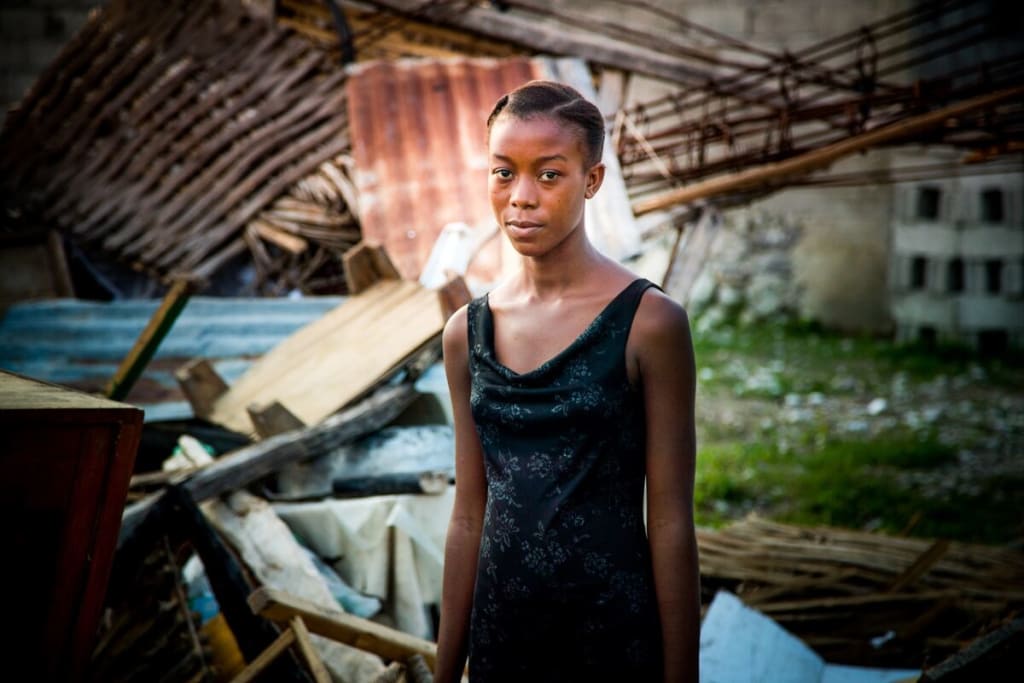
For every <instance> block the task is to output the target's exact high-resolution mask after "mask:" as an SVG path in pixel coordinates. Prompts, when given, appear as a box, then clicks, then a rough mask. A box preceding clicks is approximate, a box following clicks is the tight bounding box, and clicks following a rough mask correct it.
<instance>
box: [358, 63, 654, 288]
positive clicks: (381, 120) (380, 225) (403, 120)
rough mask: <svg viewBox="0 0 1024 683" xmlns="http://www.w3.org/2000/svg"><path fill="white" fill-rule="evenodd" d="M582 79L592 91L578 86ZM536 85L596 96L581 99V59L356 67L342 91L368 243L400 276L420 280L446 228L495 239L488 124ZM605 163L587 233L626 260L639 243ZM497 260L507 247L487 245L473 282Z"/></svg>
mask: <svg viewBox="0 0 1024 683" xmlns="http://www.w3.org/2000/svg"><path fill="white" fill-rule="evenodd" d="M567 61H572V62H574V63H575V66H576V67H578V68H575V69H574V68H572V67H573V65H570V64H565V63H563V62H567ZM579 72H582V73H583V74H585V76H584V79H585V80H586V81H588V82H586V83H582V84H581V83H579V82H578V81H579V80H580V79H579V77H578V75H579ZM534 78H554V79H558V80H564V81H565V82H569V83H570V84H571V85H573V86H574V87H576V88H577V89H580V90H581V92H583V94H584V95H585V96H589V97H593V93H592V92H590V93H588V92H585V90H586V88H590V87H591V86H590V84H589V74H587V70H586V67H585V66H584V65H583V63H582V62H581V61H580V60H551V59H544V58H534V59H526V58H510V59H504V60H495V59H457V60H435V61H426V60H418V61H401V62H389V63H384V62H378V63H371V64H366V65H358V66H356V67H354V68H353V70H352V72H351V74H350V77H349V79H348V81H347V83H346V88H347V95H348V96H347V100H348V107H349V127H350V131H349V132H350V136H351V140H352V150H353V154H354V157H355V166H356V168H357V169H358V170H357V175H356V184H357V186H358V188H359V192H360V196H359V207H360V222H361V223H362V228H363V238H364V239H365V240H367V241H369V242H372V243H375V244H381V245H383V246H384V248H385V249H386V250H387V252H388V255H389V256H390V257H391V260H392V261H394V263H395V265H396V267H397V268H398V270H399V272H400V273H401V274H402V276H403V277H405V278H408V279H415V278H418V277H419V276H420V274H421V271H422V269H423V266H424V265H425V264H426V262H427V259H428V257H429V256H430V251H431V248H432V247H433V245H434V242H435V241H436V240H437V237H438V235H439V234H440V233H441V230H442V228H443V227H444V226H445V224H447V223H452V222H463V223H466V224H468V225H470V226H471V227H473V228H474V229H475V231H476V234H477V235H481V236H482V235H486V234H489V233H492V232H493V231H494V230H495V224H494V216H493V214H492V212H491V208H490V203H489V201H488V199H487V148H486V143H485V138H486V119H487V115H488V114H489V113H490V110H491V107H492V106H493V105H494V102H495V101H496V100H497V99H498V98H499V97H501V95H503V94H504V93H506V92H508V91H509V90H511V89H513V88H515V87H517V86H519V85H521V84H522V83H525V82H526V81H529V80H531V79H534ZM606 148H607V146H606ZM605 161H606V163H607V164H608V165H609V171H610V172H609V174H608V175H607V176H606V179H605V186H604V187H603V188H602V190H601V192H599V193H598V194H597V197H596V198H595V200H594V201H592V202H590V203H588V214H587V227H588V232H590V234H591V237H592V238H593V239H594V242H595V243H596V244H597V245H598V246H599V247H601V248H602V249H603V250H604V251H605V252H606V253H608V254H609V255H610V256H612V257H614V258H623V257H625V256H628V255H630V253H632V252H635V250H636V247H637V246H638V244H639V240H638V239H635V240H631V239H629V236H630V235H636V228H635V225H634V224H633V216H632V213H631V212H630V210H629V204H628V198H627V197H626V192H625V185H624V183H623V182H622V177H621V174H620V172H619V170H618V163H617V161H616V160H615V158H614V155H613V154H611V153H610V151H609V150H608V149H606V158H605ZM624 236H625V237H624ZM501 257H502V247H501V240H500V239H491V240H490V241H488V242H487V243H486V244H485V246H484V247H483V248H482V249H481V251H480V253H479V254H478V255H477V256H476V258H475V259H474V261H473V263H472V266H471V268H470V271H469V277H470V279H471V280H477V281H480V282H483V283H487V282H493V281H494V280H495V279H496V278H497V276H498V275H499V273H500V272H501V267H502V265H501Z"/></svg>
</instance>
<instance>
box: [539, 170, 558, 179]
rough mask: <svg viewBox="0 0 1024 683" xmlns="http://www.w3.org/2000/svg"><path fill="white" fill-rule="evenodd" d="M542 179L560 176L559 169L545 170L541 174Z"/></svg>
mask: <svg viewBox="0 0 1024 683" xmlns="http://www.w3.org/2000/svg"><path fill="white" fill-rule="evenodd" d="M540 177H541V180H554V179H555V178H557V177H558V172H557V171H544V172H543V173H541V174H540Z"/></svg>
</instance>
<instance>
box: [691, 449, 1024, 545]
mask: <svg viewBox="0 0 1024 683" xmlns="http://www.w3.org/2000/svg"><path fill="white" fill-rule="evenodd" d="M955 457H956V455H955V452H954V450H953V449H952V448H950V447H948V446H943V445H941V444H939V443H938V442H936V441H935V440H934V439H933V438H931V437H925V438H918V437H915V436H912V435H906V434H892V435H886V436H884V437H879V438H875V439H872V440H867V441H834V442H826V443H825V444H824V445H823V446H822V447H820V448H814V447H812V448H810V449H807V450H799V449H798V450H795V451H793V452H791V453H782V452H780V451H779V450H778V449H777V448H774V447H772V446H769V445H764V444H740V443H735V442H726V443H714V444H709V445H707V446H705V447H702V448H701V449H700V453H699V455H698V461H697V485H696V491H695V501H694V502H695V507H696V513H697V523H698V524H701V525H708V526H719V525H721V524H723V523H725V522H727V521H729V520H730V519H732V518H734V517H736V516H741V515H742V514H744V513H746V512H748V511H751V510H757V511H758V512H759V513H761V514H763V515H765V516H769V517H771V518H772V519H776V520H778V521H781V522H788V523H794V524H806V525H828V526H837V527H845V528H854V529H862V528H869V529H878V530H881V531H885V532H889V533H901V532H903V531H909V533H911V534H912V535H919V536H926V537H943V538H951V539H956V540H963V541H972V542H986V543H1005V542H1008V541H1012V540H1014V539H1019V537H1020V535H1021V533H1022V532H1024V528H1022V521H1024V520H1022V517H1021V508H1020V500H1019V499H1018V500H1015V499H1014V497H1013V496H1010V495H1005V494H1006V492H1007V491H1013V490H1014V488H1016V490H1018V491H1019V490H1024V481H1018V482H1007V481H1002V482H1000V484H999V486H1000V491H999V492H997V491H986V492H982V493H981V494H980V495H976V496H964V495H955V496H952V497H950V498H948V499H935V498H930V497H926V496H924V495H923V494H922V493H920V492H915V491H913V490H910V489H908V488H905V487H904V486H902V485H901V484H899V483H898V481H897V479H896V477H895V474H897V473H898V472H899V471H901V470H915V469H927V468H933V467H938V466H941V465H943V464H945V463H948V462H950V461H952V460H954V459H955ZM910 526H912V528H910V529H908V527H910Z"/></svg>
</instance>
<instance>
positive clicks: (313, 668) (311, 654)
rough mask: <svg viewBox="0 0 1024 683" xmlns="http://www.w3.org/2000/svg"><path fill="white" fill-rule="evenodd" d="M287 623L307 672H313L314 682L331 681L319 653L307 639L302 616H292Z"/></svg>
mask: <svg viewBox="0 0 1024 683" xmlns="http://www.w3.org/2000/svg"><path fill="white" fill-rule="evenodd" d="M288 623H289V624H291V630H292V631H294V632H295V642H296V644H297V645H298V646H299V652H301V653H302V656H303V658H305V660H306V664H307V665H308V666H309V672H310V673H311V674H313V680H315V681H316V683H331V675H330V674H329V673H327V667H325V666H324V662H323V660H322V659H320V655H318V654H317V652H316V650H315V649H314V648H313V642H312V641H311V640H310V639H309V630H308V629H307V628H306V622H304V621H303V620H302V617H292V619H291V621H289V622H288Z"/></svg>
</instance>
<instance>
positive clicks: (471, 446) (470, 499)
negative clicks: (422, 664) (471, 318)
mask: <svg viewBox="0 0 1024 683" xmlns="http://www.w3.org/2000/svg"><path fill="white" fill-rule="evenodd" d="M466 325H467V321H466V309H465V307H463V308H461V309H459V310H458V311H457V312H456V313H455V314H454V315H453V316H452V317H451V319H450V320H449V321H448V324H447V325H446V326H445V330H444V337H443V343H444V366H445V374H446V375H447V378H448V390H449V393H450V394H451V401H452V415H453V417H454V421H455V503H454V506H453V508H452V517H451V521H450V522H449V524H448V536H447V540H446V542H445V551H444V576H443V584H442V589H441V622H440V626H439V628H438V639H437V666H436V670H435V680H436V681H437V683H453V682H455V681H458V680H459V679H460V678H461V676H462V671H463V669H464V668H465V661H466V653H467V650H468V645H469V614H470V609H471V607H472V603H473V586H474V584H475V582H476V567H477V555H478V553H479V550H480V532H481V529H482V528H483V515H484V503H485V502H486V500H487V486H486V482H485V479H484V468H483V454H482V452H481V448H480V440H479V438H478V437H477V433H476V426H475V425H474V423H473V416H472V414H471V413H470V407H469V390H470V379H469V354H468V348H467V347H468V340H467V336H466Z"/></svg>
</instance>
